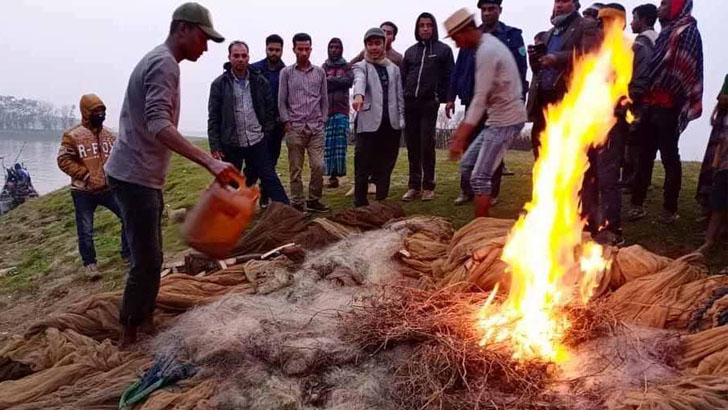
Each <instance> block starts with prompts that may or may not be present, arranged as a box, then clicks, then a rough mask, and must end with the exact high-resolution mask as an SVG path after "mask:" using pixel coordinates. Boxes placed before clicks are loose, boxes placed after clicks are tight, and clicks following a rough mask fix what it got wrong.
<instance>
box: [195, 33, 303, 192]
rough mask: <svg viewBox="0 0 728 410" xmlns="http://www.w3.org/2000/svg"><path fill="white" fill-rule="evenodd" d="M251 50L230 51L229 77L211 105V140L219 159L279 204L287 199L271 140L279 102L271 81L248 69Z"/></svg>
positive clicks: (240, 46) (235, 47) (238, 44)
mask: <svg viewBox="0 0 728 410" xmlns="http://www.w3.org/2000/svg"><path fill="white" fill-rule="evenodd" d="M248 50H249V49H248V45H247V44H245V43H244V42H242V41H234V42H233V43H231V44H230V46H229V47H228V60H229V61H228V62H227V63H225V65H224V66H223V67H224V69H225V72H224V73H223V74H221V75H220V76H219V77H217V78H216V79H215V81H213V82H212V86H211V87H210V100H209V103H208V120H207V136H208V139H209V141H210V151H211V152H212V156H213V157H215V158H216V159H220V160H225V161H227V162H229V163H231V164H233V165H235V167H237V168H238V169H242V167H243V163H245V176H246V179H247V184H248V185H249V186H250V185H253V184H255V182H256V181H257V180H258V179H260V181H261V185H262V186H263V189H264V190H265V191H266V192H267V193H268V195H269V196H270V198H271V199H272V200H273V201H276V202H282V203H285V204H288V197H287V196H286V192H285V190H284V189H283V185H281V181H280V179H278V175H277V174H276V172H275V168H274V167H273V162H272V160H271V158H270V154H269V151H268V148H267V146H266V144H267V138H265V137H266V136H267V135H270V133H271V132H273V131H274V129H275V126H276V114H275V112H276V111H275V110H276V107H275V103H274V101H273V93H272V92H271V88H270V84H268V80H266V79H265V77H264V76H263V75H262V74H261V73H260V72H259V71H257V70H253V69H252V68H250V67H249V66H248V63H249V61H250V55H249V51H248Z"/></svg>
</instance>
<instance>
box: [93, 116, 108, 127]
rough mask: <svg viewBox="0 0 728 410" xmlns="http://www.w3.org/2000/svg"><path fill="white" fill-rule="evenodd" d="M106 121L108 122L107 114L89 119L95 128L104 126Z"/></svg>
mask: <svg viewBox="0 0 728 410" xmlns="http://www.w3.org/2000/svg"><path fill="white" fill-rule="evenodd" d="M104 120H106V114H94V115H92V116H91V118H89V122H90V123H91V125H93V126H94V127H100V126H102V125H103V124H104Z"/></svg>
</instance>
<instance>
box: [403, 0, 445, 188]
mask: <svg viewBox="0 0 728 410" xmlns="http://www.w3.org/2000/svg"><path fill="white" fill-rule="evenodd" d="M415 38H416V39H417V43H416V44H415V45H413V46H412V47H410V48H408V49H407V51H406V52H405V53H404V60H402V67H401V74H402V83H403V84H404V99H405V128H404V134H405V139H406V140H407V157H408V159H409V183H408V188H409V189H408V190H407V192H406V193H405V194H404V196H403V197H402V200H403V201H405V202H410V201H413V200H414V199H415V198H417V197H418V196H420V195H421V196H422V200H423V201H432V200H434V199H435V162H436V158H435V131H436V130H435V126H436V123H437V113H438V111H439V110H440V104H442V103H445V102H447V90H448V86H449V84H450V73H451V72H452V69H453V66H454V65H455V62H454V60H453V55H452V49H451V48H450V46H448V45H446V44H445V43H443V42H441V41H440V40H439V39H438V31H437V20H435V17H434V16H433V15H432V14H430V13H422V14H420V15H419V17H417V21H416V23H415Z"/></svg>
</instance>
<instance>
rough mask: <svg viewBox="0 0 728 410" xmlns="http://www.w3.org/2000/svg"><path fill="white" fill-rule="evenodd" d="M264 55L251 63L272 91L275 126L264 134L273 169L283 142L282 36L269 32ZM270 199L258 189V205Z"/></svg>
mask: <svg viewBox="0 0 728 410" xmlns="http://www.w3.org/2000/svg"><path fill="white" fill-rule="evenodd" d="M265 55H266V57H265V58H264V59H262V60H260V61H258V62H256V63H254V64H251V66H250V67H252V68H253V69H255V70H258V71H260V72H261V73H263V76H264V77H265V78H266V79H267V80H268V84H270V90H271V92H272V93H273V104H275V118H276V120H275V127H274V128H273V131H271V132H270V134H268V135H266V147H267V149H268V157H269V158H270V160H271V162H272V163H273V169H275V168H276V166H277V165H278V159H279V158H280V156H281V145H282V144H283V136H284V135H285V130H284V129H283V128H284V127H283V122H282V121H281V120H280V116H279V114H278V86H279V84H278V82H279V78H280V75H281V70H283V68H285V66H286V65H285V64H284V63H283V60H281V56H282V55H283V38H281V36H279V35H278V34H271V35H269V36H268V37H267V38H266V39H265ZM269 201H270V199H269V195H268V192H266V190H265V188H263V189H261V191H260V206H261V207H262V208H265V207H267V206H268V203H269Z"/></svg>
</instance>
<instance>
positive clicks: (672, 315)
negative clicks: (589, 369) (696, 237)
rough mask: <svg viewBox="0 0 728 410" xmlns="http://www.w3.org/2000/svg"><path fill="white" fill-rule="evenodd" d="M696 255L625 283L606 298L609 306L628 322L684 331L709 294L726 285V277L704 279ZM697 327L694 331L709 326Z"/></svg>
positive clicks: (707, 324)
mask: <svg viewBox="0 0 728 410" xmlns="http://www.w3.org/2000/svg"><path fill="white" fill-rule="evenodd" d="M701 261H702V257H701V256H700V255H688V256H686V257H683V258H680V259H678V260H675V261H673V262H671V263H670V264H669V265H667V267H665V268H664V269H663V270H661V271H659V272H657V273H655V274H652V275H646V276H643V277H641V278H638V279H635V280H633V281H630V282H627V283H626V284H625V285H624V286H622V287H621V288H619V289H617V290H616V291H615V292H614V293H613V294H612V295H610V296H609V297H608V299H607V300H608V302H607V303H608V305H609V307H610V308H611V309H612V310H613V311H614V312H615V313H616V314H617V316H618V317H619V318H620V319H622V320H624V321H628V322H631V323H635V324H639V325H642V326H648V327H656V328H662V329H677V330H687V329H688V327H690V325H691V322H692V321H693V319H694V316H695V311H696V310H697V309H699V308H700V307H701V306H702V305H703V304H704V303H705V301H706V300H709V299H710V298H711V296H712V295H713V293H714V292H715V291H716V290H717V289H720V288H724V287H726V286H728V276H708V275H707V269H706V268H705V267H704V266H701V265H700V262H701ZM709 323H710V321H707V322H706V324H703V325H700V324H698V325H697V327H698V328H706V327H710V324H709Z"/></svg>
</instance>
